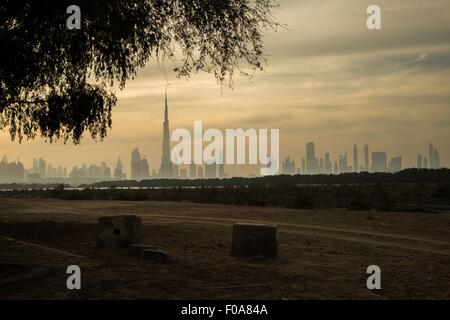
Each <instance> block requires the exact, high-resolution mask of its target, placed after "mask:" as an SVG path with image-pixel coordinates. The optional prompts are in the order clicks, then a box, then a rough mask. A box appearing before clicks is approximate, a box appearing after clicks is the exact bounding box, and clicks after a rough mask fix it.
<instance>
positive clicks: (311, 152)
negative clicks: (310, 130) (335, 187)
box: [306, 142, 316, 174]
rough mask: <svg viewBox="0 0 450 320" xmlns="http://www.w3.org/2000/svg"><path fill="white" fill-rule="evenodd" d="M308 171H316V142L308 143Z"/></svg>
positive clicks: (310, 172)
mask: <svg viewBox="0 0 450 320" xmlns="http://www.w3.org/2000/svg"><path fill="white" fill-rule="evenodd" d="M306 173H307V174H315V173H316V152H315V148H314V142H308V143H307V144H306Z"/></svg>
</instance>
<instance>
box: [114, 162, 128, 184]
mask: <svg viewBox="0 0 450 320" xmlns="http://www.w3.org/2000/svg"><path fill="white" fill-rule="evenodd" d="M113 176H114V179H115V180H125V179H126V175H125V173H124V172H123V163H122V160H120V158H119V160H117V164H116V168H115V169H114V175H113Z"/></svg>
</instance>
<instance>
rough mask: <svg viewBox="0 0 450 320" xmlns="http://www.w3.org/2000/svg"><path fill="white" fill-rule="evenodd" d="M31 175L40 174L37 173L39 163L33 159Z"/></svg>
mask: <svg viewBox="0 0 450 320" xmlns="http://www.w3.org/2000/svg"><path fill="white" fill-rule="evenodd" d="M32 171H33V173H37V174H39V175H40V174H41V173H40V171H39V161H38V160H37V159H34V158H33V170H32Z"/></svg>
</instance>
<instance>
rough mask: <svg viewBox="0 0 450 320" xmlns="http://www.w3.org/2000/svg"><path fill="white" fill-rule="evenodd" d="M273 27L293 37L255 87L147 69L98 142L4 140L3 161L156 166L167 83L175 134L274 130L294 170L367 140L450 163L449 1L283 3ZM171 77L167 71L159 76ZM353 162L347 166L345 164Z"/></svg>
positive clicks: (272, 45)
mask: <svg viewBox="0 0 450 320" xmlns="http://www.w3.org/2000/svg"><path fill="white" fill-rule="evenodd" d="M280 4H281V8H280V9H278V10H277V11H276V12H275V15H276V17H277V19H278V20H279V21H280V22H282V23H285V24H287V26H288V28H289V30H279V31H278V32H276V33H275V32H268V35H267V37H266V52H267V54H268V55H269V57H268V65H267V66H266V72H264V73H260V74H257V75H256V76H255V77H254V78H253V79H252V80H251V81H249V80H248V79H242V78H239V77H236V78H235V85H234V89H233V90H230V89H228V88H223V90H221V87H220V85H219V84H217V82H216V81H215V79H214V78H213V77H212V76H210V75H207V74H197V75H193V76H192V77H191V79H190V80H185V79H177V78H176V77H174V75H173V74H171V73H170V69H171V68H172V66H171V65H170V64H168V63H167V64H166V65H164V66H159V65H158V64H157V63H155V62H154V61H151V62H150V63H149V64H148V66H147V67H146V68H145V69H143V70H141V72H139V74H138V77H137V79H135V80H133V81H129V82H128V83H127V86H126V87H125V89H124V90H123V91H122V92H119V93H118V97H119V101H118V104H117V106H116V107H115V110H114V111H113V128H112V130H111V131H110V132H109V135H108V137H107V138H106V139H105V140H104V141H103V142H93V141H91V140H90V139H88V138H86V139H83V140H82V143H81V145H80V146H73V145H72V144H68V145H62V144H61V143H56V144H55V143H54V144H49V143H45V142H43V141H42V140H40V139H37V140H36V141H25V142H23V143H22V144H19V143H18V142H11V141H10V137H9V135H8V133H7V132H6V131H3V132H0V155H2V154H6V155H7V156H8V159H9V160H14V159H17V157H19V156H20V157H21V161H22V162H23V163H24V164H25V166H26V167H29V166H31V162H32V158H33V157H44V158H45V159H47V161H50V162H52V163H53V164H54V165H63V166H67V167H68V168H69V169H71V168H72V167H73V166H74V165H81V164H82V163H100V162H101V161H102V160H105V161H106V162H107V164H108V165H110V166H114V164H115V162H116V161H117V158H118V157H119V156H120V157H121V158H122V159H123V161H124V164H125V166H126V169H127V173H129V162H130V152H131V150H132V149H133V148H134V147H136V146H139V149H140V150H141V152H142V153H143V154H145V155H146V156H147V157H148V159H149V162H150V167H151V168H152V169H155V168H159V165H160V157H161V139H162V116H163V101H164V88H165V87H166V85H168V92H169V108H170V120H171V123H170V125H171V129H174V128H189V129H192V126H193V121H194V120H202V121H203V123H204V126H206V127H215V128H221V129H225V128H239V127H242V128H279V129H280V152H281V158H285V157H286V156H288V155H290V156H291V157H293V158H294V159H295V160H296V162H297V166H299V165H300V159H301V157H303V156H304V154H305V143H306V142H308V141H314V142H315V143H316V152H317V153H318V154H319V155H321V154H323V153H324V152H326V151H329V152H330V153H331V155H332V158H333V159H336V158H337V157H338V156H339V154H343V153H348V155H349V157H350V158H351V152H352V148H353V144H354V143H357V144H358V145H359V147H360V157H362V147H363V144H364V142H365V141H367V142H368V143H369V146H370V149H371V151H380V150H383V151H387V152H388V156H389V157H390V156H396V155H402V156H403V163H404V166H412V165H415V161H416V160H415V159H416V155H417V153H418V152H420V153H422V154H427V146H428V143H429V142H430V141H433V143H434V144H435V145H436V146H437V148H438V150H439V151H440V154H441V163H442V164H443V165H446V166H449V165H450V143H449V137H450V122H449V120H450V1H448V0H429V1H423V0H396V1H392V0H390V1H388V0H377V1H365V0H346V1H336V0H323V1H317V0H280ZM370 4H378V5H380V7H381V10H382V28H383V29H382V30H379V31H369V30H367V28H366V18H367V14H366V8H367V7H368V6H369V5H370ZM163 68H164V69H166V73H164V72H162V69H163ZM350 164H351V161H350Z"/></svg>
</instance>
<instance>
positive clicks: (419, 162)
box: [417, 154, 423, 169]
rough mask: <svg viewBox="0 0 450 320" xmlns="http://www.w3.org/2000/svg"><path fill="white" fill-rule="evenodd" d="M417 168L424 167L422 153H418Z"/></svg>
mask: <svg viewBox="0 0 450 320" xmlns="http://www.w3.org/2000/svg"><path fill="white" fill-rule="evenodd" d="M417 168H419V169H422V168H423V161H422V155H420V154H418V155H417Z"/></svg>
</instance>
